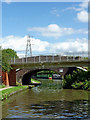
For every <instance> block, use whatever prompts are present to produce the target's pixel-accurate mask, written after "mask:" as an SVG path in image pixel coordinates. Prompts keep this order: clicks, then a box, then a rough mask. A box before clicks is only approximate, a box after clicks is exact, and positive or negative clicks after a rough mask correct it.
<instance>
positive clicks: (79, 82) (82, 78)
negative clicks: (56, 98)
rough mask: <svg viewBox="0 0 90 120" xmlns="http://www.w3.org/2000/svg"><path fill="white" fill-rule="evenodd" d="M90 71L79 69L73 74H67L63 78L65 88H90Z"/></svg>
mask: <svg viewBox="0 0 90 120" xmlns="http://www.w3.org/2000/svg"><path fill="white" fill-rule="evenodd" d="M89 72H90V71H82V70H77V71H73V74H72V75H71V74H69V75H66V77H65V79H63V88H65V89H71V88H74V89H84V90H90V74H89Z"/></svg>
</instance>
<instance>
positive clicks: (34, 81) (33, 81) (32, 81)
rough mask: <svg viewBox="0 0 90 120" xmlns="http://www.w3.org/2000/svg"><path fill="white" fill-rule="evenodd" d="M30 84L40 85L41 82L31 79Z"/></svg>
mask: <svg viewBox="0 0 90 120" xmlns="http://www.w3.org/2000/svg"><path fill="white" fill-rule="evenodd" d="M31 83H41V82H40V81H38V80H35V79H32V78H31Z"/></svg>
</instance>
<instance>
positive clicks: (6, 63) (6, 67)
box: [2, 48, 18, 72]
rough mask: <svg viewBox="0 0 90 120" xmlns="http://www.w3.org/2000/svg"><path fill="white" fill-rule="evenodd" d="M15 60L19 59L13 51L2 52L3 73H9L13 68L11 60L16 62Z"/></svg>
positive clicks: (5, 50) (4, 50)
mask: <svg viewBox="0 0 90 120" xmlns="http://www.w3.org/2000/svg"><path fill="white" fill-rule="evenodd" d="M14 57H15V58H18V56H17V54H16V52H15V51H14V50H12V49H9V48H8V49H3V50H2V71H3V72H9V71H10V70H11V69H12V67H11V65H10V61H11V59H12V60H14Z"/></svg>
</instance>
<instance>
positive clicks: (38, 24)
mask: <svg viewBox="0 0 90 120" xmlns="http://www.w3.org/2000/svg"><path fill="white" fill-rule="evenodd" d="M88 22H89V19H88V2H12V1H11V0H6V1H5V2H2V38H0V45H1V46H2V48H3V49H4V48H11V49H14V50H15V51H16V52H17V54H18V55H19V56H23V55H25V50H26V44H27V35H30V40H31V43H32V54H33V55H35V54H42V55H43V54H53V53H56V54H60V53H63V52H82V51H88Z"/></svg>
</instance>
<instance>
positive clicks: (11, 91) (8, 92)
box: [1, 86, 28, 100]
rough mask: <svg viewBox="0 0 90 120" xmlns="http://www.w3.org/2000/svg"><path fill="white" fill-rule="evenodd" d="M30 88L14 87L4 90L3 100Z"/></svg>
mask: <svg viewBox="0 0 90 120" xmlns="http://www.w3.org/2000/svg"><path fill="white" fill-rule="evenodd" d="M26 88H28V86H15V87H12V88H8V89H5V90H2V98H1V99H2V100H4V99H7V98H8V97H9V96H11V95H13V94H15V93H17V92H19V91H22V90H24V89H26Z"/></svg>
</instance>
